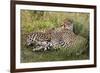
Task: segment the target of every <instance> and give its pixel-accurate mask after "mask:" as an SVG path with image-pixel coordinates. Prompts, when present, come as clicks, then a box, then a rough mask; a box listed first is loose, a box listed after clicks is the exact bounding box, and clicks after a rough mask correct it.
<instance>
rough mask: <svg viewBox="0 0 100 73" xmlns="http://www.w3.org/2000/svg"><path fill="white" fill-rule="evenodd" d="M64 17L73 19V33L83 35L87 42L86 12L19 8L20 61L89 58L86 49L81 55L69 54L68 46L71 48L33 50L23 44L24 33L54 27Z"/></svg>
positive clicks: (87, 22)
mask: <svg viewBox="0 0 100 73" xmlns="http://www.w3.org/2000/svg"><path fill="white" fill-rule="evenodd" d="M66 18H68V19H70V20H72V21H73V24H74V33H75V34H77V35H80V36H82V37H84V38H85V39H86V40H87V43H89V14H88V13H75V12H73V13H70V12H48V11H45V12H44V11H32V10H21V62H24V63H27V62H44V61H65V60H83V59H89V55H88V51H86V52H84V53H82V54H81V55H75V54H70V55H69V54H68V53H69V51H72V49H73V48H70V49H71V50H70V49H69V50H66V49H65V50H51V51H44V52H43V51H42V52H33V51H32V48H27V47H26V46H25V43H26V36H27V35H26V34H28V33H30V32H33V31H42V30H47V29H50V28H55V27H57V26H59V25H61V24H62V22H63V20H64V19H66ZM82 45H84V42H83V43H82V44H81V45H80V44H77V46H78V47H79V46H82ZM88 46H89V45H88ZM78 47H74V49H77V48H78ZM85 47H86V46H85ZM88 50H89V49H88ZM73 51H74V50H73Z"/></svg>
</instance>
